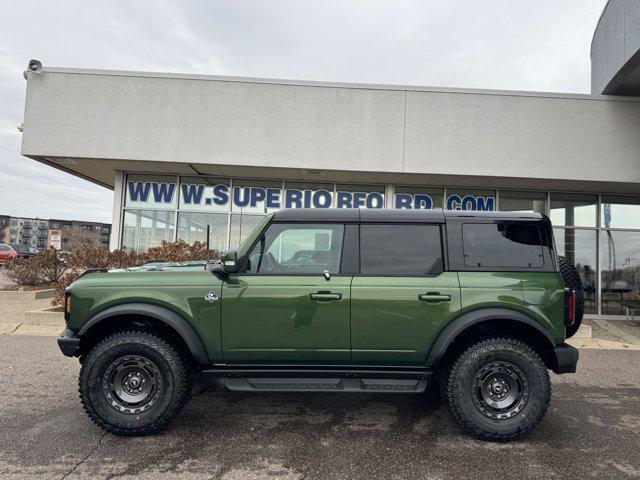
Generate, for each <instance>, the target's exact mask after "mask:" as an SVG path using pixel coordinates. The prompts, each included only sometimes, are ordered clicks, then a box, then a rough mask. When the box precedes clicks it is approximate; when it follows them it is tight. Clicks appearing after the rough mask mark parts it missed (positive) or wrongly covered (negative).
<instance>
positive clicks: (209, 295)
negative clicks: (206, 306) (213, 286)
mask: <svg viewBox="0 0 640 480" xmlns="http://www.w3.org/2000/svg"><path fill="white" fill-rule="evenodd" d="M204 299H205V300H206V301H207V302H211V303H213V302H215V301H216V300H218V295H216V294H215V292H209V293H207V294H205V296H204Z"/></svg>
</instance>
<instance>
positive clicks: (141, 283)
mask: <svg viewBox="0 0 640 480" xmlns="http://www.w3.org/2000/svg"><path fill="white" fill-rule="evenodd" d="M69 292H70V294H71V295H72V305H73V307H72V314H71V316H70V319H69V322H68V327H69V328H70V329H71V330H73V331H79V330H80V328H82V326H83V325H84V324H85V323H87V322H88V321H89V320H90V319H91V318H92V317H94V316H95V315H97V314H98V313H100V312H102V311H103V310H106V309H107V308H110V307H114V306H116V305H125V304H127V303H149V304H152V305H158V306H160V307H164V308H166V309H168V310H171V311H173V312H175V313H177V314H178V315H180V316H181V317H182V318H184V319H185V320H186V321H187V322H188V323H189V324H190V325H191V326H192V327H193V329H194V330H195V331H196V333H197V334H198V336H200V338H201V339H202V343H203V344H204V346H205V348H206V351H207V354H208V355H209V359H210V360H211V362H212V363H216V362H221V361H222V358H223V357H222V350H221V343H220V302H215V303H210V302H208V301H206V300H205V298H204V296H205V294H206V293H208V292H214V293H216V295H218V296H220V295H221V293H222V282H221V281H220V280H219V279H218V278H216V277H215V276H213V275H212V274H211V273H209V272H205V271H204V268H203V266H202V265H200V266H197V267H196V266H194V267H191V266H189V267H180V268H167V269H156V270H149V271H145V270H144V269H141V270H138V271H112V272H109V273H92V274H89V275H86V276H84V277H82V278H80V279H79V280H77V281H76V282H74V283H73V285H72V286H71V287H70V288H69Z"/></svg>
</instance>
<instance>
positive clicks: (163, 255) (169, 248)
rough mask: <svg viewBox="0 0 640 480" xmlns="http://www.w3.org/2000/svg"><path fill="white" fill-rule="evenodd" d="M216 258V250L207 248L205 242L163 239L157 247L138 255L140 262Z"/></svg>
mask: <svg viewBox="0 0 640 480" xmlns="http://www.w3.org/2000/svg"><path fill="white" fill-rule="evenodd" d="M216 258H218V252H216V251H215V250H207V244H206V243H203V242H195V243H193V244H188V243H187V242H185V241H184V240H178V241H177V242H166V241H163V242H161V243H160V245H158V246H157V247H151V248H150V249H149V250H147V251H146V252H144V253H142V254H141V255H140V260H141V262H140V263H141V264H144V263H149V262H152V261H158V260H161V261H165V262H189V261H196V260H214V259H216Z"/></svg>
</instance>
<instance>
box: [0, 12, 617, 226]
mask: <svg viewBox="0 0 640 480" xmlns="http://www.w3.org/2000/svg"><path fill="white" fill-rule="evenodd" d="M605 3H606V0H537V1H535V2H531V1H528V0H500V1H498V0H483V1H478V0H437V1H436V0H418V1H401V0H389V1H377V0H366V1H365V0H362V1H349V0H337V1H327V0H315V1H313V2H312V1H303V0H300V1H294V0H287V1H284V0H282V1H280V0H272V1H266V0H265V1H258V0H253V1H250V0H245V1H243V0H228V1H216V0H210V1H198V2H196V1H178V0H171V1H164V2H161V1H135V0H128V1H116V0H109V1H106V0H101V1H89V0H82V1H80V0H77V1H64V0H51V1H45V0H37V1H35V0H0V214H9V215H16V216H38V217H41V218H49V217H58V218H73V219H80V220H95V221H103V222H111V208H112V201H113V194H112V192H111V191H110V190H107V189H105V188H102V187H99V186H96V185H93V184H91V183H89V182H87V181H84V180H81V179H79V178H75V177H73V176H71V175H69V174H65V173H62V172H59V171H57V170H54V169H52V168H50V167H47V166H45V165H42V164H40V163H38V162H35V161H34V160H31V159H28V158H24V157H21V156H20V155H19V153H18V152H19V151H20V141H21V138H20V133H19V132H18V130H17V128H16V126H17V125H18V124H19V123H21V122H22V116H23V109H24V93H25V86H26V82H25V80H24V79H23V77H22V72H23V70H24V69H25V67H26V65H27V62H28V60H29V59H30V58H36V59H39V60H40V61H42V63H43V64H44V65H45V66H51V67H53V66H56V67H77V68H104V69H115V70H145V71H161V72H180V73H198V74H212V75H239V76H257V77H274V78H293V79H301V80H326V81H341V82H367V83H396V84H411V85H430V86H444V87H468V88H492V89H509V90H537V91H555V92H574V93H588V92H589V90H590V85H589V83H590V60H589V47H590V42H591V37H592V35H593V31H594V28H595V26H596V23H597V21H598V18H599V16H600V13H601V11H602V9H603V8H604V5H605Z"/></svg>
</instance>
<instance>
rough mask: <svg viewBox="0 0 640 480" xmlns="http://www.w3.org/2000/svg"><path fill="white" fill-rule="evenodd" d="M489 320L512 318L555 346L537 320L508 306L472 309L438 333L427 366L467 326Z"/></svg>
mask: <svg viewBox="0 0 640 480" xmlns="http://www.w3.org/2000/svg"><path fill="white" fill-rule="evenodd" d="M489 320H512V321H515V322H520V323H523V324H526V325H528V326H529V327H533V328H535V329H536V330H537V331H538V332H540V333H541V334H542V335H544V337H545V338H546V339H547V340H548V341H549V346H550V347H551V348H553V347H555V346H556V343H555V341H554V339H553V337H552V336H551V334H550V333H549V332H548V331H547V330H545V329H544V328H543V327H542V326H541V325H540V324H539V323H538V322H537V321H535V320H534V319H533V318H531V317H530V316H529V315H526V314H524V313H522V312H518V311H517V310H510V309H508V308H483V309H480V310H474V311H472V312H467V313H464V314H462V315H460V316H459V317H458V318H456V319H455V320H454V321H452V322H451V323H449V324H448V325H447V326H446V327H445V328H444V329H443V330H442V331H441V332H440V334H439V335H438V338H437V339H436V341H435V343H434V344H433V347H432V348H431V350H430V351H429V355H427V367H433V366H434V365H437V363H438V362H439V361H440V359H441V358H442V356H443V355H444V354H445V352H446V351H447V348H449V345H451V343H452V342H453V341H454V340H455V339H456V337H457V336H458V335H460V334H461V333H462V332H463V331H465V330H466V329H467V328H469V327H471V326H473V325H477V324H479V323H482V322H486V321H489Z"/></svg>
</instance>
